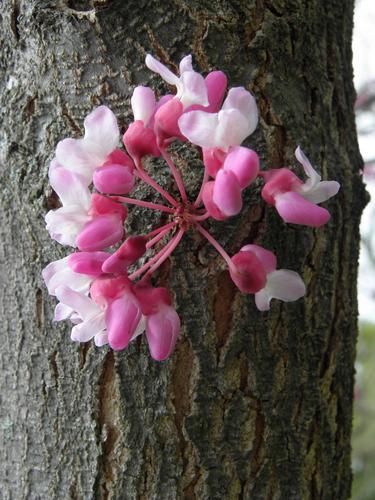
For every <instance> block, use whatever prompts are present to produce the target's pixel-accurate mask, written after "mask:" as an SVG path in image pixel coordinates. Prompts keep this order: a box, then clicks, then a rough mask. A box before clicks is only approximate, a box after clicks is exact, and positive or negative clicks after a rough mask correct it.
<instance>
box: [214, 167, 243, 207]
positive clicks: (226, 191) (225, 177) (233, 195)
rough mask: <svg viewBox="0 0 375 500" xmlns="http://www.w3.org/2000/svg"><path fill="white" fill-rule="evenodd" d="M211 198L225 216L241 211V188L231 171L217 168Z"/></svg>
mask: <svg viewBox="0 0 375 500" xmlns="http://www.w3.org/2000/svg"><path fill="white" fill-rule="evenodd" d="M212 200H213V202H214V203H215V205H216V206H217V207H218V208H219V210H220V211H221V212H222V213H223V214H224V215H226V216H227V217H230V216H232V215H237V214H238V213H239V212H240V211H241V208H242V196H241V188H240V185H239V183H238V181H237V178H236V176H235V175H234V174H233V173H232V172H228V171H226V170H223V169H222V170H219V172H218V173H217V175H216V179H215V184H214V189H213V196H212Z"/></svg>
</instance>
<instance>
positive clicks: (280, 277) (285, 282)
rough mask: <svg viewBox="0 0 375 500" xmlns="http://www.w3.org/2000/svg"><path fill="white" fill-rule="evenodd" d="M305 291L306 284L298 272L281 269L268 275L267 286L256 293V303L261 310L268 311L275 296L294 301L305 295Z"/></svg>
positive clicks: (286, 300) (285, 300)
mask: <svg viewBox="0 0 375 500" xmlns="http://www.w3.org/2000/svg"><path fill="white" fill-rule="evenodd" d="M305 293H306V287H305V284H304V282H303V281H302V278H301V277H300V275H299V274H298V273H296V272H294V271H289V270H288V269H279V270H278V271H273V272H272V273H270V274H268V275H267V283H266V286H265V287H264V288H263V290H261V291H260V292H258V293H256V294H255V304H256V306H257V308H258V309H259V310H260V311H267V310H268V309H269V308H270V301H271V300H272V299H273V298H274V299H279V300H282V301H284V302H293V301H295V300H298V299H300V298H301V297H303V296H304V295H305Z"/></svg>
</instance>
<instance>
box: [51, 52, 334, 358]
mask: <svg viewBox="0 0 375 500" xmlns="http://www.w3.org/2000/svg"><path fill="white" fill-rule="evenodd" d="M146 65H147V66H148V68H149V69H151V70H152V71H154V72H156V73H158V74H159V75H160V76H161V77H162V78H163V79H164V80H165V81H166V82H167V83H168V84H170V85H173V86H175V87H176V89H177V93H176V95H165V96H163V97H161V99H159V100H158V101H157V100H156V98H155V94H154V92H153V91H152V90H151V89H150V88H148V87H142V86H140V87H136V88H135V90H134V93H133V96H132V98H131V105H132V109H133V114H134V122H133V123H131V125H130V126H129V127H128V129H127V130H126V132H125V134H124V136H123V142H124V145H125V148H126V150H127V153H128V154H126V153H125V152H124V151H122V150H120V149H118V146H119V139H120V133H119V128H118V125H117V121H116V118H115V116H114V114H113V113H112V112H111V111H110V110H109V109H108V108H107V107H105V106H100V107H98V108H96V109H95V110H94V111H93V112H92V113H90V115H89V116H87V118H86V119H85V122H84V126H85V135H84V137H83V138H82V139H65V140H63V141H61V142H59V143H58V145H57V148H56V156H55V158H54V159H53V160H52V162H51V165H50V169H49V178H50V182H51V185H52V187H53V189H54V190H55V192H56V193H57V194H58V195H59V197H60V200H61V203H62V206H61V207H60V208H58V209H57V210H51V211H50V212H48V214H47V215H46V223H47V229H48V231H49V232H50V234H51V236H52V238H54V239H55V240H57V241H58V242H59V243H61V244H63V245H68V246H71V247H78V249H79V250H80V251H79V252H76V253H73V254H71V255H69V256H68V257H66V258H64V259H61V260H58V261H56V262H52V263H50V264H49V265H48V266H47V267H46V268H45V269H44V271H43V277H44V280H45V282H46V285H47V287H48V291H49V293H50V294H51V295H54V296H56V297H57V299H58V300H59V303H58V305H57V306H56V310H55V320H57V321H59V320H63V319H68V318H69V319H70V320H71V322H72V323H73V324H74V327H73V329H72V333H71V337H72V339H73V340H75V341H79V342H86V341H88V340H90V339H92V338H94V341H95V344H96V345H98V346H102V345H104V344H109V345H110V346H111V347H112V348H113V349H123V348H125V347H126V346H127V345H128V343H129V342H130V341H131V340H133V339H134V338H135V337H136V336H137V335H139V334H141V333H143V332H144V331H145V332H146V337H147V341H148V344H149V348H150V352H151V355H152V357H153V358H154V359H156V360H163V359H166V358H167V357H168V356H169V355H170V354H171V352H172V351H173V349H174V346H175V343H176V339H177V337H178V334H179V331H180V320H179V317H178V315H177V313H176V311H175V309H174V308H173V306H172V301H171V297H170V294H169V292H168V291H167V290H166V289H165V288H161V287H157V288H156V287H153V285H152V283H151V276H152V274H153V273H154V272H155V271H156V269H158V268H159V266H160V265H161V264H162V263H163V262H164V261H165V260H166V259H167V258H168V256H169V255H170V254H171V253H172V252H173V250H174V249H175V248H176V246H177V245H178V244H179V242H180V240H181V238H182V237H183V235H184V233H185V232H186V231H187V230H189V229H195V230H197V231H199V232H200V233H201V234H202V235H203V236H204V237H205V238H207V240H208V241H209V242H210V243H211V244H212V245H213V246H214V247H215V248H216V249H217V251H218V252H219V253H220V254H221V255H222V257H223V258H224V259H225V261H226V263H227V265H228V269H229V272H230V276H231V278H232V280H233V281H234V283H235V284H236V285H237V286H238V288H239V289H240V290H241V291H242V292H244V293H252V294H255V302H256V305H257V307H258V309H260V310H261V311H264V310H267V309H269V304H270V300H271V299H272V298H277V299H280V300H283V301H294V300H297V299H298V298H300V297H302V296H303V295H304V293H305V285H304V283H303V281H302V279H301V278H300V276H299V275H298V274H297V273H296V272H294V271H289V270H285V269H280V270H276V257H275V255H274V254H273V253H272V252H270V251H269V250H265V249H264V248H262V247H260V246H258V245H246V246H244V247H243V248H241V249H240V251H239V252H238V253H236V254H235V255H234V256H233V257H230V256H229V255H228V254H227V253H226V252H225V250H224V249H223V248H222V247H221V245H220V244H219V243H218V242H217V241H216V240H215V239H214V238H213V237H212V236H211V235H210V234H209V233H208V232H207V230H206V229H205V228H204V227H203V225H202V222H203V221H204V220H206V219H207V218H209V217H212V218H213V219H216V220H224V219H226V218H227V217H230V216H233V215H236V214H238V213H239V212H240V210H241V207H242V194H241V193H242V190H243V189H245V188H246V187H247V186H249V185H250V184H251V183H252V182H253V181H254V180H255V179H256V178H257V177H258V176H260V177H262V178H263V180H264V182H265V183H264V187H263V189H262V197H263V199H264V200H265V201H266V202H267V203H269V204H270V205H273V206H275V208H276V210H277V211H278V213H279V214H280V216H281V217H282V219H283V220H284V221H285V222H291V223H294V224H305V225H308V226H312V227H318V226H320V225H322V224H325V223H326V222H327V221H328V219H329V213H328V212H327V210H325V209H324V208H321V207H319V206H317V204H318V203H321V202H323V201H325V200H327V199H328V198H330V197H331V196H333V195H334V194H336V193H337V191H338V189H339V184H338V183H337V182H335V181H321V178H320V176H319V175H318V174H317V172H316V171H315V170H314V169H313V167H312V166H311V164H310V162H309V161H308V159H307V158H306V157H305V156H304V154H303V153H302V151H301V149H300V148H297V150H296V157H297V160H298V161H299V162H300V163H301V164H302V166H303V168H304V171H305V173H306V175H307V181H305V182H302V181H301V180H300V179H299V178H298V177H297V176H296V175H295V174H294V173H293V172H291V171H290V170H288V169H287V168H279V169H274V170H269V171H262V172H259V159H258V155H257V154H256V153H255V152H254V151H253V150H251V149H248V148H246V147H243V146H241V143H242V142H243V140H244V139H245V138H246V137H248V136H249V135H250V134H251V133H252V132H253V131H254V129H255V128H256V126H257V122H258V111H257V106H256V103H255V99H254V97H253V96H252V95H251V94H250V92H248V91H247V90H245V89H244V88H243V87H236V88H231V89H230V90H229V92H228V94H227V96H226V98H225V100H224V95H225V92H226V87H227V79H226V76H225V75H224V74H223V73H222V72H221V71H213V72H211V73H209V74H208V75H207V77H206V78H203V77H202V75H200V74H199V73H197V72H195V71H194V70H193V68H192V63H191V56H186V57H184V58H183V59H182V61H181V63H180V76H176V75H175V74H173V73H172V72H171V71H170V70H169V69H167V68H166V67H165V66H164V65H163V64H161V63H160V62H158V61H157V60H156V59H154V58H153V57H152V56H151V55H148V56H147V57H146ZM175 140H180V141H190V142H191V143H192V144H194V145H196V146H200V147H201V148H202V155H203V163H204V167H205V169H204V174H203V181H202V186H201V189H200V192H199V194H198V196H197V198H196V200H195V201H194V202H190V201H189V199H188V197H187V194H186V190H185V186H184V183H183V180H182V177H181V175H180V172H179V170H178V169H177V167H176V165H175V164H174V163H173V161H172V158H171V156H170V155H169V153H168V146H169V145H170V144H171V143H172V142H173V141H175ZM145 156H153V157H159V156H162V157H163V158H164V159H165V161H166V163H167V164H168V166H169V168H170V171H171V174H172V175H173V177H174V179H175V182H176V185H177V187H178V190H179V195H178V197H176V196H175V194H174V193H173V194H170V193H168V192H167V191H166V190H164V189H163V188H162V187H161V186H160V185H159V184H158V183H157V182H156V181H155V180H154V179H152V178H151V177H150V176H149V175H148V174H147V172H146V171H145V169H144V166H143V165H142V159H143V157H145ZM136 177H138V178H139V179H140V180H141V181H143V182H146V183H147V184H149V185H150V186H152V187H153V188H154V189H155V190H156V191H157V192H158V193H159V195H161V197H163V198H164V199H165V202H166V204H157V203H151V202H147V201H143V200H138V199H134V198H128V197H124V196H123V195H126V194H128V193H130V192H131V191H132V189H133V187H134V184H135V178H136ZM91 183H93V185H94V187H95V189H96V191H97V192H96V193H93V194H92V193H90V191H89V186H90V185H91ZM99 193H100V194H99ZM129 204H130V205H138V206H141V207H147V208H150V209H152V210H159V211H162V212H165V213H166V214H168V216H169V217H170V221H169V222H168V223H167V224H164V225H163V226H161V227H158V228H156V229H155V230H153V231H152V232H150V233H149V234H147V235H141V236H130V237H128V238H127V239H125V234H124V221H125V219H126V216H127V205H129ZM162 242H166V243H165V244H164V246H163V247H162V248H161V249H159V250H158V251H156V250H154V248H155V245H156V244H157V243H159V247H158V248H160V245H161V243H162ZM118 244H120V246H118ZM113 245H117V248H116V249H115V250H113V251H112V252H110V251H104V249H108V248H109V247H111V246H113ZM148 250H150V251H151V252H152V251H153V255H152V256H150V258H149V259H148V260H147V261H146V263H145V264H143V265H141V267H139V268H138V269H137V268H136V267H134V268H133V269H135V270H133V272H132V273H131V274H128V268H129V267H130V266H134V265H135V263H136V262H137V261H138V260H139V259H140V258H141V257H142V256H143V255H144V254H145V253H146V252H147V251H148Z"/></svg>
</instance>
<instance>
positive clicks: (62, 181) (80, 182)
mask: <svg viewBox="0 0 375 500" xmlns="http://www.w3.org/2000/svg"><path fill="white" fill-rule="evenodd" d="M48 175H49V180H50V183H51V186H52V188H53V190H54V191H55V192H56V193H57V194H58V196H59V198H60V200H61V202H62V204H63V205H80V206H82V207H85V208H86V209H87V210H88V209H89V207H90V203H91V201H90V200H91V194H90V191H89V189H88V187H87V186H88V183H87V181H86V179H85V177H83V176H81V175H79V174H76V173H74V172H72V171H70V170H67V169H65V168H64V167H62V166H61V165H59V163H58V162H57V160H56V159H54V160H52V162H51V165H50V168H49V172H48Z"/></svg>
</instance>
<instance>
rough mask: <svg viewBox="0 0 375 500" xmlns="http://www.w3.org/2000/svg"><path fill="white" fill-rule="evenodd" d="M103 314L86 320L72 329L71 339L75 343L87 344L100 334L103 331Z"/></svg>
mask: <svg viewBox="0 0 375 500" xmlns="http://www.w3.org/2000/svg"><path fill="white" fill-rule="evenodd" d="M105 327H106V325H105V319H104V312H100V313H99V314H97V315H96V316H94V317H92V318H88V319H87V320H85V321H82V323H78V325H76V326H74V327H73V328H72V333H71V339H72V340H75V341H77V342H88V341H89V340H91V339H92V338H93V337H95V336H96V335H98V334H101V333H102V332H103V330H105Z"/></svg>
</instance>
